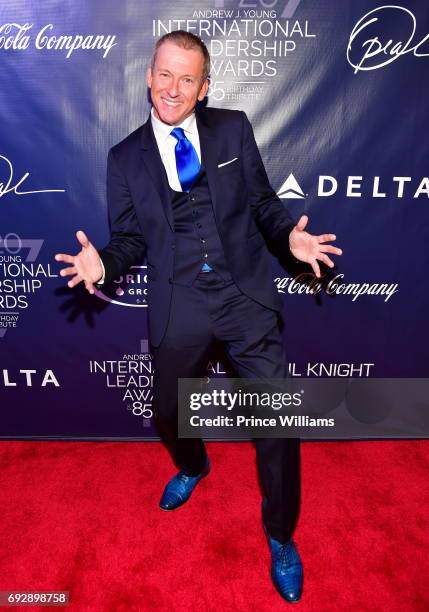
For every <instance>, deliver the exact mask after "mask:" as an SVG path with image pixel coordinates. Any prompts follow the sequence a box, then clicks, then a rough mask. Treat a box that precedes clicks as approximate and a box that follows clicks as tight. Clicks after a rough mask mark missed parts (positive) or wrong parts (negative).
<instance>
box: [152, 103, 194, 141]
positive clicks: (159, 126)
mask: <svg viewBox="0 0 429 612" xmlns="http://www.w3.org/2000/svg"><path fill="white" fill-rule="evenodd" d="M150 115H151V117H150V118H151V121H152V128H153V131H154V133H155V137H156V139H157V141H158V142H162V143H165V141H166V140H167V138H168V137H169V135H170V133H171V130H172V129H174V128H175V127H181V128H183V130H184V132H185V133H187V134H197V133H198V130H197V121H196V118H195V111H194V112H193V113H192V114H191V115H189V117H186V119H184V120H183V121H182V123H179V125H168V124H167V123H164V122H163V121H161V120H160V119H158V117H155V113H154V110H153V106H152V108H151V111H150Z"/></svg>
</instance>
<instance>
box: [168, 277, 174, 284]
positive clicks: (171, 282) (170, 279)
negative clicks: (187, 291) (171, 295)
mask: <svg viewBox="0 0 429 612" xmlns="http://www.w3.org/2000/svg"><path fill="white" fill-rule="evenodd" d="M168 282H169V283H170V285H172V284H173V279H172V278H171V276H170V277H169V279H168Z"/></svg>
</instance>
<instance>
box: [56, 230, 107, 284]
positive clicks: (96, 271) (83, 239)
mask: <svg viewBox="0 0 429 612" xmlns="http://www.w3.org/2000/svg"><path fill="white" fill-rule="evenodd" d="M76 238H77V239H78V241H79V242H80V244H81V245H82V250H81V251H80V253H78V254H77V255H66V254H65V253H57V254H56V255H55V259H56V261H64V262H65V263H69V264H71V266H70V267H69V268H62V269H61V270H60V275H61V276H70V275H73V278H72V279H71V280H69V281H68V283H67V285H68V286H69V287H70V288H72V287H74V286H75V285H77V284H78V283H80V282H81V281H83V282H84V283H85V287H86V289H87V290H88V291H89V293H94V292H95V289H94V284H93V283H96V282H97V281H99V280H100V279H101V277H102V276H103V268H102V267H101V260H100V256H99V254H98V251H97V249H96V248H95V247H94V245H93V244H92V243H91V242H90V241H89V240H88V238H87V236H86V234H85V233H84V232H83V231H82V230H79V231H77V232H76Z"/></svg>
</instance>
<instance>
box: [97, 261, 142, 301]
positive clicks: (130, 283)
mask: <svg viewBox="0 0 429 612" xmlns="http://www.w3.org/2000/svg"><path fill="white" fill-rule="evenodd" d="M95 295H97V296H98V297H99V298H101V299H102V300H105V301H106V302H111V303H112V304H117V305H118V306H131V307H134V308H146V307H147V266H131V268H130V269H129V271H128V273H127V274H124V275H123V276H120V277H119V278H117V279H115V280H114V281H113V283H112V284H111V285H109V286H108V287H106V288H105V289H103V291H101V290H100V289H97V290H96V291H95Z"/></svg>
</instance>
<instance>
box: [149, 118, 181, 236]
mask: <svg viewBox="0 0 429 612" xmlns="http://www.w3.org/2000/svg"><path fill="white" fill-rule="evenodd" d="M141 147H142V149H143V150H144V154H143V156H142V157H143V162H144V165H145V166H146V169H147V171H148V173H149V175H150V177H151V179H152V181H153V184H154V186H155V189H156V191H157V193H158V196H159V200H160V204H161V206H162V208H163V209H164V212H165V216H166V217H167V221H168V223H169V225H170V227H171V229H172V230H173V231H174V224H173V211H172V208H171V196H170V190H169V186H168V179H167V173H166V172H165V168H164V164H163V163H162V159H161V155H160V153H159V149H158V145H157V144H156V140H155V134H154V133H153V129H152V122H151V120H150V115H149V119H148V120H147V121H146V123H145V124H144V125H143V127H142V135H141Z"/></svg>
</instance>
